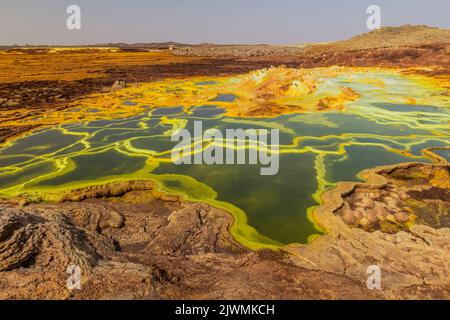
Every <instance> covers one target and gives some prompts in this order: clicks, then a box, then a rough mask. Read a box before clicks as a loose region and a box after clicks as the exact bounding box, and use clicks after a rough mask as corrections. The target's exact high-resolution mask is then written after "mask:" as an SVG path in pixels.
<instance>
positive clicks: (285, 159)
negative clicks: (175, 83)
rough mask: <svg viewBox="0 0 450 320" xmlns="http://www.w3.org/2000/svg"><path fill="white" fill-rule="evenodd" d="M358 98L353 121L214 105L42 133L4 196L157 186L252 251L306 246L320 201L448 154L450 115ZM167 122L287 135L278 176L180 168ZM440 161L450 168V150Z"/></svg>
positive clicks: (23, 153)
mask: <svg viewBox="0 0 450 320" xmlns="http://www.w3.org/2000/svg"><path fill="white" fill-rule="evenodd" d="M208 85H214V83H210V84H208ZM355 90H358V91H359V92H367V95H364V94H363V95H362V98H360V99H358V100H357V101H355V102H353V103H351V104H350V105H349V106H348V109H347V111H345V112H325V113H307V114H293V115H283V116H279V117H275V118H264V119H258V118H252V119H249V118H231V117H225V116H224V115H223V110H222V109H220V108H216V107H214V105H213V104H214V102H211V105H209V106H200V107H197V108H194V109H193V112H192V113H190V114H187V113H184V112H183V108H180V107H176V106H174V107H173V108H157V109H154V110H153V111H148V112H146V113H145V114H141V115H138V116H134V117H130V118H126V119H118V120H117V119H116V120H98V121H91V122H86V123H73V124H70V125H61V126H55V127H53V128H47V129H43V130H40V131H36V132H34V133H32V134H30V135H28V136H25V137H23V138H20V139H17V140H16V141H14V142H13V143H11V144H9V145H6V146H4V147H3V148H1V149H0V196H2V197H10V196H16V195H19V194H20V193H24V192H25V193H28V194H29V195H31V196H33V195H37V194H39V195H41V194H57V193H59V192H62V191H64V190H69V189H73V188H78V187H82V186H87V185H92V184H97V183H98V184H100V183H105V182H109V181H116V180H134V179H151V180H154V181H156V182H158V183H159V184H160V185H161V187H162V188H164V189H165V190H168V191H170V192H175V193H180V194H182V195H184V196H185V197H186V198H187V199H190V200H198V201H206V202H209V203H211V204H213V205H216V206H218V207H222V208H225V209H227V210H229V211H231V212H232V213H233V214H234V215H235V217H236V220H237V222H236V225H235V226H234V231H233V234H234V235H235V236H236V238H237V239H238V240H239V241H241V242H242V243H244V244H246V245H248V246H249V247H252V248H257V247H275V246H278V245H280V244H287V243H292V242H299V243H306V242H307V241H308V239H309V238H310V237H312V236H314V235H316V234H320V232H321V231H320V230H318V229H317V228H316V227H315V226H314V223H313V222H312V221H311V219H310V217H309V213H310V211H311V210H310V209H311V208H312V207H314V206H316V205H318V201H319V195H320V193H321V192H322V191H324V190H326V189H327V188H330V187H332V186H333V185H334V184H335V183H336V182H338V181H355V180H357V179H358V177H357V175H358V173H359V172H360V171H361V170H363V169H366V168H371V167H375V166H380V165H388V164H395V163H400V162H410V161H422V162H430V160H429V159H427V158H425V157H424V156H423V155H422V154H421V150H422V149H424V148H427V147H438V148H445V147H450V128H449V121H450V108H448V105H447V106H445V105H444V106H443V105H435V106H434V105H430V106H427V105H420V106H419V105H406V104H393V103H389V101H390V100H389V101H386V102H385V101H383V99H382V98H381V96H376V95H374V96H372V97H371V96H370V93H371V92H374V91H373V88H371V87H370V86H367V87H364V86H362V85H361V84H357V85H355ZM398 90H399V89H398ZM408 90H410V89H408ZM390 94H391V95H395V94H396V93H395V92H391V93H390ZM226 98H227V99H228V98H229V96H226ZM374 98H376V99H375V100H376V101H374ZM229 100H230V103H232V100H233V99H229ZM162 119H165V121H161V120H162ZM167 119H174V120H177V121H179V122H178V123H183V126H184V127H185V128H187V129H190V128H192V123H193V121H194V120H199V119H201V120H203V128H204V130H206V129H208V128H218V129H220V130H223V131H224V130H225V129H231V128H242V129H246V128H254V129H258V128H268V129H271V128H279V129H280V151H279V153H280V160H279V161H280V162H279V172H278V174H277V175H275V176H261V175H260V171H259V169H260V166H259V165H174V164H173V163H172V162H171V161H170V151H171V149H172V147H173V146H174V145H175V144H176V142H172V141H171V140H170V133H171V130H172V129H173V124H172V123H168V122H167V121H166V120H167ZM180 120H181V121H180ZM436 153H437V154H439V155H441V156H442V157H444V158H446V159H447V160H450V153H449V152H448V150H439V151H436Z"/></svg>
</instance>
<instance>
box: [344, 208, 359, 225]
mask: <svg viewBox="0 0 450 320" xmlns="http://www.w3.org/2000/svg"><path fill="white" fill-rule="evenodd" d="M342 220H344V222H345V223H346V224H348V225H353V224H354V223H355V222H356V217H355V215H354V214H353V212H352V211H351V210H345V211H344V213H343V214H342Z"/></svg>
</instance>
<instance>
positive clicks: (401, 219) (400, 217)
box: [394, 212, 409, 223]
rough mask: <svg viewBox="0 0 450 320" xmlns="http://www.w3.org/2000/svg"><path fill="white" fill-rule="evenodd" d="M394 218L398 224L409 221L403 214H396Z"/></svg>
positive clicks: (406, 215)
mask: <svg viewBox="0 0 450 320" xmlns="http://www.w3.org/2000/svg"><path fill="white" fill-rule="evenodd" d="M394 216H395V220H396V221H397V222H399V223H404V222H407V221H408V220H409V216H408V214H407V213H405V212H397V213H396V214H395V215H394Z"/></svg>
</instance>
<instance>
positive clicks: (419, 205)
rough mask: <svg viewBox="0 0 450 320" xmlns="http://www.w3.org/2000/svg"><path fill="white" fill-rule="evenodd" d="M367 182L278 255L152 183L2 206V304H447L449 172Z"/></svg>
mask: <svg viewBox="0 0 450 320" xmlns="http://www.w3.org/2000/svg"><path fill="white" fill-rule="evenodd" d="M380 170H381V171H380ZM367 179H368V180H369V183H368V184H354V183H343V184H340V185H339V186H338V187H337V188H336V189H335V190H332V191H330V192H328V193H326V194H325V195H324V205H323V206H321V207H320V208H319V209H318V210H316V212H315V215H316V220H317V222H318V223H319V224H320V225H321V226H322V227H323V228H324V229H325V230H326V231H327V233H326V235H324V236H321V237H319V238H317V239H316V240H314V241H313V242H312V243H311V244H310V245H297V244H292V245H288V246H285V247H283V248H282V249H281V250H278V251H271V250H262V251H258V252H252V251H249V250H247V249H246V248H243V247H242V246H241V245H239V244H238V243H236V242H235V241H234V239H233V238H232V236H231V235H230V234H229V232H228V228H229V226H230V225H231V224H232V223H233V219H232V217H231V216H230V215H229V214H228V213H227V212H225V211H223V210H219V209H216V208H213V207H211V206H209V205H205V204H200V203H190V202H186V201H184V200H182V199H180V198H178V197H174V196H170V195H166V194H163V193H161V192H159V191H157V190H156V189H155V188H154V187H153V185H152V184H151V183H149V182H144V181H134V182H129V183H117V184H109V185H104V186H100V187H91V188H88V189H84V190H78V191H75V192H73V193H71V194H69V195H68V196H66V197H65V199H64V201H62V202H60V203H39V204H28V203H27V201H26V200H23V199H22V200H17V201H3V202H1V203H0V299H242V298H245V299H343V298H349V299H382V298H400V299H410V298H426V299H428V298H444V299H449V298H450V294H449V292H450V277H449V272H450V266H449V261H450V259H449V258H450V229H449V228H448V227H449V225H448V223H449V219H448V217H449V213H450V196H449V195H450V186H449V185H448V183H449V181H450V167H449V166H448V165H424V164H407V165H400V166H396V167H389V168H382V169H377V170H372V171H370V172H368V173H367ZM392 190H396V191H395V192H397V193H398V196H396V195H394V194H395V192H393V191H392ZM386 192H388V193H389V194H387V193H386ZM403 192H408V193H411V192H415V193H414V194H415V196H414V197H413V199H414V201H413V202H412V203H408V208H409V211H407V212H408V214H407V216H408V221H410V222H411V223H410V224H409V225H408V224H407V223H406V220H404V219H403V220H401V221H400V219H398V220H396V219H397V217H396V215H395V213H396V212H397V211H399V209H398V207H402V210H403V209H404V208H403V205H404V201H402V200H401V196H402V194H403ZM393 195H394V196H393ZM366 196H367V197H366ZM386 197H391V198H392V200H389V201H388V199H386ZM369 198H370V200H364V203H363V204H364V206H365V207H364V206H363V207H361V200H360V199H369ZM372 198H373V199H372ZM379 207H381V208H383V210H384V211H385V213H386V214H385V216H386V217H384V220H383V214H380V217H381V218H380V217H378V218H377V219H378V220H377V222H375V220H374V219H373V218H372V222H371V224H370V227H369V225H368V224H366V223H365V221H364V220H363V219H369V217H365V216H364V215H366V214H372V212H374V210H376V208H379ZM430 208H433V209H430ZM436 208H439V209H438V210H435V209H436ZM377 210H378V209H377ZM348 212H350V213H351V214H352V215H353V216H354V220H352V221H349V220H348V217H347V218H346V217H345V216H344V213H346V214H347V215H349V213H348ZM357 212H362V216H359V215H358V214H357ZM437 212H439V215H438V216H435V214H436V213H437ZM388 215H392V216H393V219H392V218H389V219H388V218H387V216H388ZM403 218H404V217H403ZM389 224H390V227H389V228H388V227H387V226H388V225H389ZM69 265H78V266H79V267H80V268H81V289H80V290H77V289H75V290H69V289H68V288H67V278H68V277H69V275H68V274H67V272H66V271H67V268H68V266H69ZM369 265H377V266H379V267H380V268H381V270H382V282H381V289H380V290H369V289H368V288H367V285H366V280H367V277H368V275H367V273H366V270H367V267H368V266H369Z"/></svg>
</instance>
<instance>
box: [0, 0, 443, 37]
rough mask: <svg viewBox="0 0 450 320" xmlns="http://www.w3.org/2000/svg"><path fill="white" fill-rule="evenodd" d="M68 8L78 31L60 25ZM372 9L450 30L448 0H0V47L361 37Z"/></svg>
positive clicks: (389, 22) (387, 20) (389, 20)
mask: <svg viewBox="0 0 450 320" xmlns="http://www.w3.org/2000/svg"><path fill="white" fill-rule="evenodd" d="M71 4H76V5H78V6H80V7H81V13H82V17H81V18H82V25H81V27H82V29H81V30H68V29H67V28H66V19H67V17H68V15H67V14H66V8H67V6H69V5H71ZM371 4H377V5H379V6H380V7H381V10H382V11H381V13H382V25H384V26H397V25H402V24H407V23H409V24H427V25H430V26H436V27H441V28H447V29H450V18H449V13H450V0H340V1H339V0H120V1H115V0H109V1H108V0H70V1H66V0H0V44H14V43H17V44H25V43H30V44H91V43H105V42H128V43H131V42H164V41H177V42H184V43H200V42H214V43H269V44H296V43H304V42H319V41H331V40H340V39H345V38H348V37H350V36H353V35H355V34H359V33H362V32H367V31H368V30H367V27H366V19H367V14H366V8H367V7H368V6H369V5H371Z"/></svg>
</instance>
